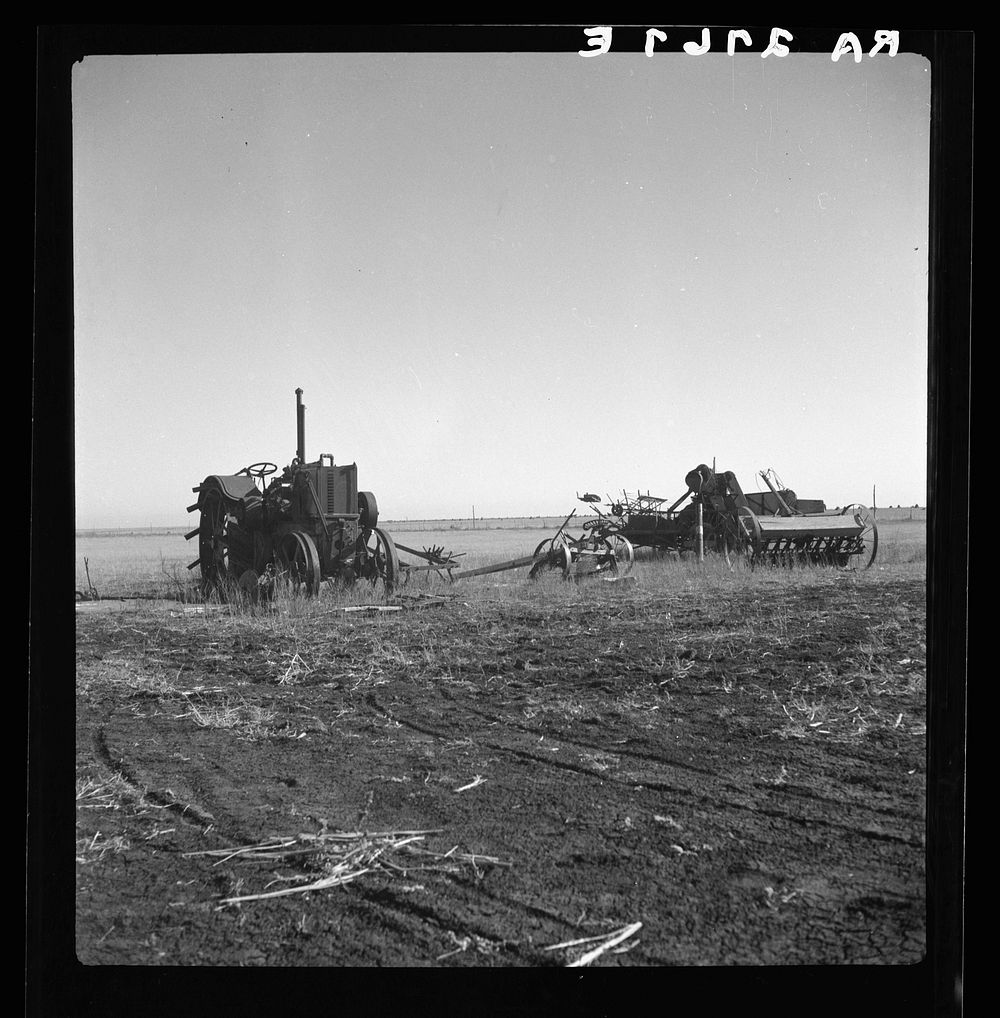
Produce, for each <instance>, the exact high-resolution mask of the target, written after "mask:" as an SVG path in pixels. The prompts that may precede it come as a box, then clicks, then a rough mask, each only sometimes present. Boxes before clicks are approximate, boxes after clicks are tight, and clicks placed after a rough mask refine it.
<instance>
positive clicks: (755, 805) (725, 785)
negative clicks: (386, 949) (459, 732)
mask: <svg viewBox="0 0 1000 1018" xmlns="http://www.w3.org/2000/svg"><path fill="white" fill-rule="evenodd" d="M366 701H367V702H368V703H369V705H370V706H372V707H373V708H374V709H376V710H377V711H378V712H379V713H380V714H382V715H383V716H384V717H386V718H388V719H389V720H391V721H393V722H395V723H397V724H400V725H402V726H403V727H406V728H410V729H412V730H414V731H417V732H420V733H422V734H424V735H428V736H430V737H432V738H435V739H438V740H441V741H447V740H449V739H451V738H454V733H442V732H439V731H437V730H435V729H433V728H430V727H427V726H423V725H420V724H418V723H417V722H414V721H412V720H410V719H406V718H399V717H396V716H395V715H394V714H393V713H392V712H391V711H390V710H389V709H388V708H386V707H385V706H383V705H382V704H380V703H378V701H377V700H376V699H375V697H374V696H373V695H372V694H367V695H366ZM466 709H468V710H470V711H471V712H472V713H476V714H479V715H480V716H481V717H484V716H485V715H483V714H482V713H481V712H479V711H476V710H475V709H474V708H466ZM508 727H510V728H517V729H519V730H520V731H522V732H524V733H525V734H527V735H535V734H537V730H532V729H529V728H526V727H525V726H523V725H520V724H518V723H516V722H515V723H511V724H510V725H508ZM549 738H550V740H551V741H553V742H557V743H559V744H560V745H567V746H572V747H575V748H589V749H594V750H596V751H598V752H603V753H606V754H608V755H609V756H612V757H613V756H618V755H621V756H634V757H637V758H639V759H645V760H648V761H651V762H653V763H656V764H665V765H666V766H667V767H668V768H676V769H680V770H686V771H691V772H693V773H696V774H701V775H704V776H707V777H710V778H716V779H718V781H719V788H720V790H725V791H729V792H735V793H739V794H741V795H744V796H747V798H748V801H740V800H738V799H733V798H728V797H721V796H708V795H705V794H704V793H701V792H697V791H696V790H694V789H692V788H687V787H684V785H683V784H668V783H666V782H664V781H659V780H656V779H653V780H649V779H644V778H643V777H642V776H641V775H629V776H628V777H621V776H618V775H615V774H610V773H608V772H606V771H597V770H594V769H592V768H589V767H586V766H583V765H580V764H576V763H570V762H567V761H565V760H557V759H554V758H552V757H551V756H542V755H541V754H538V753H533V752H531V751H529V750H526V749H520V748H517V747H514V746H510V745H502V744H499V743H496V742H493V741H491V740H481V741H480V743H479V745H480V746H481V747H482V748H483V749H486V750H490V751H492V752H498V753H506V754H508V755H509V756H514V757H517V758H519V759H522V760H529V761H531V762H533V763H540V764H543V765H545V766H548V767H551V768H554V769H556V770H563V771H570V772H573V773H577V774H582V775H584V776H585V777H589V778H595V779H596V780H597V781H599V782H601V783H605V782H611V783H613V784H617V785H621V786H623V787H626V788H635V787H636V785H641V786H642V787H643V788H647V789H650V790H651V791H656V792H665V793H669V794H671V795H679V796H681V797H683V798H687V799H688V800H690V801H692V802H695V803H698V804H699V805H702V806H708V807H710V808H712V809H716V810H718V809H721V808H727V807H728V808H732V809H735V810H739V811H741V812H749V813H752V814H754V815H759V816H767V817H770V818H771V819H776V820H782V821H786V822H789V823H791V824H793V825H795V826H798V827H809V826H820V827H823V828H828V829H831V830H839V831H845V832H847V833H850V834H853V835H860V836H862V837H865V838H870V839H872V840H876V841H886V842H892V843H896V844H902V845H908V846H915V847H922V844H923V843H922V842H921V841H919V840H914V839H911V838H906V837H903V836H902V835H898V834H893V833H891V832H886V831H880V830H872V829H871V828H869V827H862V826H858V825H857V824H850V823H838V822H837V821H835V820H830V819H827V818H825V817H819V816H799V815H796V814H795V813H792V812H788V811H785V810H781V809H775V808H773V807H766V806H764V805H762V804H761V802H760V795H759V793H760V792H762V791H766V793H767V794H768V796H769V797H772V796H774V795H775V794H791V795H796V796H798V797H799V798H803V799H810V800H812V801H814V802H817V803H821V804H823V805H827V806H832V807H839V808H840V809H843V808H844V807H845V806H846V805H850V806H851V807H852V808H855V807H856V808H860V809H863V810H865V811H866V812H869V813H875V814H877V815H879V814H880V815H886V814H889V815H892V816H896V817H900V818H905V813H902V812H901V811H897V810H892V809H880V808H878V807H873V806H870V805H868V804H867V803H862V802H855V803H853V804H846V803H844V802H842V801H838V800H836V799H833V798H828V797H826V796H822V795H818V794H815V793H810V792H809V791H808V790H801V791H798V790H793V789H785V788H780V789H776V788H774V787H773V786H771V785H759V784H758V785H757V786H756V787H754V786H750V787H747V786H744V785H739V784H734V783H733V782H730V781H726V780H725V779H724V778H722V777H721V776H720V774H719V772H718V771H709V770H706V769H704V768H700V767H694V766H691V765H689V764H684V763H681V762H679V761H672V760H668V759H665V758H663V757H660V756H657V755H655V754H650V753H637V752H634V751H628V750H614V751H612V750H608V749H606V748H605V747H603V746H599V745H593V744H590V743H579V742H576V741H574V740H571V739H566V738H563V737H561V736H549ZM859 819H860V818H859Z"/></svg>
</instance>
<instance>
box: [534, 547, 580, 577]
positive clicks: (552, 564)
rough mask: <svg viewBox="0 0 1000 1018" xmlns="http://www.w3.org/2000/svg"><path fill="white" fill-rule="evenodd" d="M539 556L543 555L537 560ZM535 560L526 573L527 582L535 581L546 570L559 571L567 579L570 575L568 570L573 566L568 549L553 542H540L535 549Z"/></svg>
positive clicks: (571, 556)
mask: <svg viewBox="0 0 1000 1018" xmlns="http://www.w3.org/2000/svg"><path fill="white" fill-rule="evenodd" d="M540 555H544V556H545V557H544V558H539V556H540ZM535 558H536V559H538V561H537V562H535V564H534V565H533V566H532V567H531V570H530V571H529V572H528V579H529V580H536V579H538V577H539V576H541V574H542V573H543V572H545V571H546V570H548V569H561V570H562V574H563V577H564V578H565V577H567V576H569V574H570V570H571V569H572V566H573V555H572V554H571V552H570V550H569V548H568V547H567V546H566V545H565V544H564V543H562V542H559V543H556V542H555V541H553V540H551V539H550V540H547V541H542V542H541V544H539V545H538V547H537V548H536V549H535Z"/></svg>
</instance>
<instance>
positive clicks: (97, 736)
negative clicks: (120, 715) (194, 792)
mask: <svg viewBox="0 0 1000 1018" xmlns="http://www.w3.org/2000/svg"><path fill="white" fill-rule="evenodd" d="M92 741H93V746H94V752H95V754H96V755H97V758H98V759H99V760H100V761H101V762H102V763H104V764H105V765H106V766H107V767H108V768H109V769H110V770H111V771H113V772H114V773H115V774H117V775H118V777H120V778H121V779H122V781H124V782H125V783H126V784H127V785H129V787H131V788H133V789H135V791H136V793H137V794H138V795H139V797H140V799H141V801H143V802H148V803H151V804H152V805H154V806H157V807H158V808H160V809H166V810H169V811H170V812H171V813H176V814H177V816H178V817H180V819H182V820H183V821H184V822H185V823H190V824H192V825H193V826H195V827H199V828H201V830H202V831H204V830H205V829H207V828H209V827H214V825H215V817H214V816H212V814H211V813H208V812H206V811H205V810H203V809H201V808H200V807H198V806H196V805H195V804H194V803H190V802H181V801H180V800H179V799H175V798H173V797H172V796H170V795H168V794H167V791H163V792H160V791H158V790H157V789H155V788H150V787H149V786H148V785H146V784H144V783H143V782H142V781H140V780H139V778H138V776H137V775H136V774H135V772H134V771H133V770H132V768H131V767H129V765H128V764H127V763H126V761H125V756H124V754H119V755H118V756H117V758H116V757H115V755H114V754H113V753H112V752H111V748H110V747H109V746H108V743H107V735H106V733H105V729H104V726H103V725H102V726H101V727H100V728H98V729H97V731H96V732H95V733H94V735H93V740H92Z"/></svg>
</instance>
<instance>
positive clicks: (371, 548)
mask: <svg viewBox="0 0 1000 1018" xmlns="http://www.w3.org/2000/svg"><path fill="white" fill-rule="evenodd" d="M355 563H356V564H355V571H356V574H357V576H358V578H359V579H365V580H368V582H369V583H370V584H371V585H372V586H373V587H378V586H382V587H383V588H384V589H385V593H386V596H388V595H389V594H391V593H392V592H393V591H394V590H395V589H396V587H397V585H398V584H399V583H400V568H399V555H398V553H397V552H396V545H395V543H394V542H393V540H392V538H391V537H390V536H389V535H388V534H387V533H386V532H385V531H384V530H380V529H379V528H378V527H374V528H373V529H371V530H366V531H365V532H364V533H363V534H362V536H361V537H359V538H358V545H357V555H356V559H355Z"/></svg>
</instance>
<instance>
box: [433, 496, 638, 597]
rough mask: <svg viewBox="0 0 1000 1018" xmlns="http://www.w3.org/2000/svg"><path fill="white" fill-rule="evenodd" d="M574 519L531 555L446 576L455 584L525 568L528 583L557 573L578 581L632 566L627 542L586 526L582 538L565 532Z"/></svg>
mask: <svg viewBox="0 0 1000 1018" xmlns="http://www.w3.org/2000/svg"><path fill="white" fill-rule="evenodd" d="M574 516H576V510H575V509H574V510H573V511H572V512H571V513H570V514H569V516H567V517H566V519H565V520H563V522H562V525H561V526H560V527H559V529H558V530H557V531H556V532H555V534H553V535H552V537H547V538H546V539H545V540H544V541H541V542H539V544H538V546H537V547H536V548H535V550H534V552H533V553H532V554H531V555H524V556H522V557H520V558H515V559H508V560H507V561H506V562H497V563H495V564H493V565H487V566H480V567H478V568H476V569H465V570H461V571H459V572H456V573H451V574H450V576H451V578H452V579H455V580H457V579H461V578H463V577H469V576H484V575H486V574H488V573H499V572H505V571H508V570H512V569H523V568H525V567H527V568H528V578H529V579H532V580H534V579H537V578H538V577H539V576H541V575H543V574H544V573H547V572H552V571H558V572H561V573H562V575H563V577H564V578H565V579H582V578H583V577H585V576H592V575H594V574H596V573H609V574H612V575H614V576H624V575H626V574H627V573H628V572H629V570H631V568H632V564H633V563H634V562H635V552H634V550H633V548H632V545H631V543H630V542H629V541H628V539H627V538H625V537H623V536H622V535H621V534H617V533H614V534H610V533H609V534H603V533H598V532H596V531H594V530H591V529H588V528H587V525H586V523H585V524H584V532H583V534H582V535H580V536H576V537H574V536H573V535H571V534H570V533H569V532H568V531H567V529H566V527H567V526H568V525H569V522H570V520H572V519H573V517H574Z"/></svg>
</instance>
